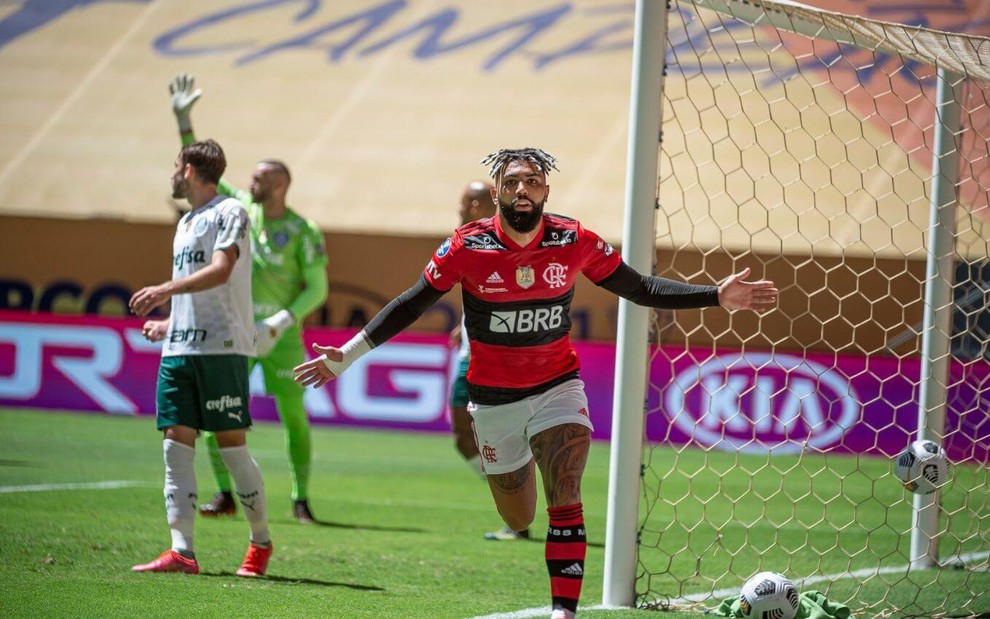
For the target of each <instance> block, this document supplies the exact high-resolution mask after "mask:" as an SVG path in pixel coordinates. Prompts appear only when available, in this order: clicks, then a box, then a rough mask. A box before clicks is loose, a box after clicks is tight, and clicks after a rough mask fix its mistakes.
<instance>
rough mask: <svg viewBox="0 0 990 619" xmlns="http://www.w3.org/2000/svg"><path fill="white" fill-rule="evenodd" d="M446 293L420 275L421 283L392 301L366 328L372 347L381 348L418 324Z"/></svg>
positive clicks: (417, 283)
mask: <svg viewBox="0 0 990 619" xmlns="http://www.w3.org/2000/svg"><path fill="white" fill-rule="evenodd" d="M446 292H447V291H446V290H437V289H436V288H434V287H433V286H431V285H429V284H428V283H426V277H425V276H423V275H420V277H419V281H417V282H416V283H415V284H413V285H412V287H411V288H410V289H409V290H406V291H405V292H403V293H402V294H400V295H399V296H397V297H396V298H394V299H392V301H391V302H390V303H389V304H388V305H386V306H385V307H383V308H382V311H380V312H378V313H377V314H376V315H375V317H374V318H372V319H371V322H369V323H368V326H366V327H365V328H364V332H365V334H367V336H368V339H369V340H370V341H371V345H372V347H374V346H381V345H382V344H384V343H385V342H387V341H388V340H390V339H392V338H393V337H394V336H396V335H398V334H399V332H400V331H402V330H403V329H405V328H406V327H408V326H409V325H411V324H412V323H414V322H416V319H417V318H419V317H420V316H422V315H423V312H425V311H426V310H428V309H430V307H431V306H432V305H433V304H434V303H436V302H437V301H439V300H440V297H442V296H443V295H444V294H445V293H446Z"/></svg>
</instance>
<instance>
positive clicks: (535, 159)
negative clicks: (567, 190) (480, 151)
mask: <svg viewBox="0 0 990 619" xmlns="http://www.w3.org/2000/svg"><path fill="white" fill-rule="evenodd" d="M510 161H527V162H529V163H532V164H533V165H535V166H536V169H538V170H539V171H540V172H543V174H544V175H546V174H549V173H550V170H557V158H556V157H554V156H553V155H551V154H550V153H548V152H546V151H545V150H541V149H539V148H500V149H498V150H497V151H495V152H494V153H491V154H489V155H488V156H487V157H485V158H484V159H482V160H481V165H486V166H490V169H489V170H488V174H489V175H490V176H491V177H492V178H494V179H498V175H499V173H501V172H502V170H504V169H505V166H506V165H508V164H509V162H510ZM557 171H558V172H559V171H560V170H557Z"/></svg>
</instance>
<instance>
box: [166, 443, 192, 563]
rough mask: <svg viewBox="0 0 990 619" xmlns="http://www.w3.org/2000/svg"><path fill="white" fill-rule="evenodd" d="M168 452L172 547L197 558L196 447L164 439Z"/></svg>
mask: <svg viewBox="0 0 990 619" xmlns="http://www.w3.org/2000/svg"><path fill="white" fill-rule="evenodd" d="M162 450H163V451H164V454H165V514H166V516H167V517H168V528H169V530H170V531H171V532H172V550H174V551H176V552H178V553H179V554H181V555H182V556H184V557H186V558H188V559H191V558H193V524H194V523H195V518H196V498H197V497H196V469H195V466H194V462H195V456H196V450H195V449H193V448H192V447H190V446H188V445H183V444H182V443H179V442H177V441H173V440H172V439H165V441H164V442H163V443H162Z"/></svg>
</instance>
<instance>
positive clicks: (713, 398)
mask: <svg viewBox="0 0 990 619" xmlns="http://www.w3.org/2000/svg"><path fill="white" fill-rule="evenodd" d="M664 403H665V405H666V411H667V414H668V415H669V416H670V417H671V419H672V420H673V423H674V425H675V426H677V428H678V429H680V430H681V431H682V432H684V433H685V434H687V435H688V436H690V437H692V438H693V439H694V440H695V441H697V442H698V443H701V444H702V445H705V446H709V447H716V448H718V449H722V450H725V451H740V452H744V453H765V452H767V451H772V452H773V453H778V454H793V453H800V452H801V451H802V450H803V449H804V446H805V445H807V446H808V447H812V448H816V449H822V450H824V449H826V448H828V447H831V446H832V445H834V444H835V443H837V442H838V441H839V440H840V439H841V438H842V435H843V434H844V433H845V432H846V431H847V430H848V429H849V428H851V427H852V426H853V425H854V424H856V422H858V421H859V418H860V408H861V407H860V404H859V401H858V397H857V395H856V392H855V390H854V389H853V387H852V385H851V384H850V383H849V381H848V380H847V379H846V378H845V377H844V376H842V375H841V374H840V373H839V372H837V371H836V370H834V369H832V368H828V367H826V366H824V365H822V364H820V363H817V362H815V361H810V360H807V359H802V358H800V357H797V356H794V355H786V354H784V355H782V354H777V355H770V354H768V353H747V354H738V353H733V354H724V355H719V356H717V357H714V358H712V359H709V360H708V361H706V362H705V363H703V364H701V365H700V366H697V367H689V368H686V369H684V370H682V371H681V372H680V373H678V374H677V375H676V376H674V378H673V380H672V381H671V384H670V386H669V387H668V388H667V389H666V391H665V393H664Z"/></svg>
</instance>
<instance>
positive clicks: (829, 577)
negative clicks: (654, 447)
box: [473, 552, 990, 619]
mask: <svg viewBox="0 0 990 619" xmlns="http://www.w3.org/2000/svg"><path fill="white" fill-rule="evenodd" d="M988 557H990V552H970V553H966V554H962V555H958V556H956V557H951V558H952V559H958V560H960V561H962V562H963V563H970V562H972V561H981V560H986V559H987V558H988ZM947 561H948V560H946V562H947ZM909 567H910V566H908V565H897V566H891V567H880V568H865V569H862V570H856V571H853V572H838V573H835V574H823V575H820V576H811V577H809V578H805V579H803V580H797V581H795V583H794V584H796V585H798V588H799V589H804V588H806V587H807V586H808V585H814V584H817V583H820V582H826V581H833V580H841V579H844V578H866V577H868V576H878V575H880V574H896V573H898V572H905V571H907V570H908V568H909ZM741 584H742V583H740V585H741ZM737 593H739V587H733V588H731V589H718V590H716V591H710V592H705V593H693V594H691V595H686V596H684V597H682V598H673V599H671V600H670V602H671V604H695V603H697V602H703V601H705V600H710V599H714V600H719V601H721V598H724V597H727V596H730V595H735V594H737ZM583 608H589V609H593V610H610V609H616V610H618V609H617V608H616V607H611V606H585V607H583ZM622 610H628V609H625V608H623V609H622ZM549 612H550V609H549V608H525V609H523V610H516V611H513V612H508V613H495V614H493V615H483V616H480V617H474V618H473V619H527V618H528V617H541V616H545V615H547V614H548V613H549Z"/></svg>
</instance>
